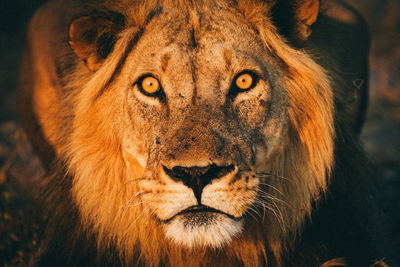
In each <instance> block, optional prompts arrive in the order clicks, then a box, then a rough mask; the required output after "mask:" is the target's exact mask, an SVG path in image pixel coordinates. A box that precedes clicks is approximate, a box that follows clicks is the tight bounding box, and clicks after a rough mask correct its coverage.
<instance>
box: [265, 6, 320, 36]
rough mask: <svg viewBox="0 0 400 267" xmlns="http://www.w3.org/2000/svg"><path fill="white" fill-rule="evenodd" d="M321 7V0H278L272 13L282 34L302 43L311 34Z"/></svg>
mask: <svg viewBox="0 0 400 267" xmlns="http://www.w3.org/2000/svg"><path fill="white" fill-rule="evenodd" d="M319 7H320V1H319V0H277V1H276V4H275V5H274V6H273V8H272V10H271V11H272V13H271V14H272V19H273V21H274V23H275V25H276V26H277V27H278V29H279V32H280V33H281V34H282V35H284V36H286V37H288V38H289V39H290V40H292V41H294V42H296V43H301V42H303V41H305V40H306V39H307V38H308V37H309V36H310V35H311V26H312V25H313V24H314V23H315V22H316V21H317V17H318V13H319Z"/></svg>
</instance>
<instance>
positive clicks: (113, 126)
mask: <svg viewBox="0 0 400 267" xmlns="http://www.w3.org/2000/svg"><path fill="white" fill-rule="evenodd" d="M273 2H274V1H271V2H263V1H237V2H236V1H228V0H227V1H215V2H214V1H176V2H174V1H161V2H158V1H146V3H140V4H139V3H136V1H128V0H126V1H120V2H118V5H117V4H116V3H115V2H113V3H112V4H111V3H109V4H107V3H106V6H105V7H106V10H107V11H104V10H102V11H101V12H97V13H95V14H91V15H89V16H83V17H80V18H78V19H76V20H75V21H74V22H73V23H72V24H71V27H70V45H71V47H72V49H73V51H74V52H75V55H76V56H75V58H74V62H75V64H76V66H75V68H74V71H73V72H71V73H70V74H68V75H66V77H63V79H64V80H65V81H66V82H65V84H66V85H65V88H69V89H70V90H65V91H68V97H67V98H65V99H66V100H64V101H66V102H67V101H68V103H72V104H71V105H72V110H73V111H72V116H68V117H67V118H66V120H72V121H71V122H70V127H66V128H68V129H66V130H65V132H62V130H60V131H61V133H60V135H63V136H67V137H66V138H65V143H63V144H62V145H61V144H58V143H56V141H54V142H53V144H52V146H53V147H54V148H55V151H56V153H57V156H58V157H59V158H61V159H62V161H63V162H65V165H66V169H67V170H68V174H69V175H70V176H71V177H72V185H71V194H72V197H73V199H74V201H75V202H76V203H77V207H78V210H79V213H80V218H81V224H82V225H83V226H85V228H86V229H88V230H89V231H91V232H93V233H94V234H95V235H96V238H97V240H98V246H99V247H106V246H110V244H112V246H115V247H116V248H117V250H118V251H119V252H120V255H121V257H123V258H124V259H127V261H129V260H133V259H135V258H136V259H139V260H138V261H140V262H143V263H145V264H147V265H158V264H160V263H166V264H171V265H173V266H177V265H179V264H183V262H186V263H187V262H197V263H204V264H205V263H207V262H208V263H210V262H213V263H218V262H219V261H221V262H222V259H223V258H229V259H230V260H231V261H232V262H242V263H246V264H249V265H251V263H252V262H253V263H257V262H259V260H260V259H264V260H265V261H266V257H267V252H266V251H267V250H269V251H273V253H274V254H275V256H276V257H279V253H280V250H281V247H282V246H283V245H284V244H285V243H287V242H288V240H289V239H291V238H292V237H293V236H295V235H296V233H297V232H298V230H299V229H300V227H301V224H302V222H303V220H304V218H305V217H306V216H307V215H308V214H309V213H310V211H311V203H312V202H313V201H314V200H317V199H318V197H319V195H320V193H321V192H323V191H324V190H325V188H326V184H327V179H328V177H329V172H330V169H331V166H332V161H333V139H334V130H333V96H332V90H331V87H330V83H329V78H328V76H327V75H326V73H325V71H324V69H323V68H322V67H321V66H319V65H318V64H317V63H316V62H315V61H314V60H313V59H312V57H311V55H309V54H308V53H307V52H305V51H302V50H298V49H295V48H293V46H291V45H289V44H288V42H287V40H286V39H284V38H283V37H282V35H281V34H279V33H278V30H281V29H278V28H277V25H276V23H274V22H273V21H274V18H275V17H276V12H278V11H277V10H278V9H279V7H277V6H278V5H279V4H277V5H276V4H275V3H273ZM289 2H290V4H288V5H289V7H290V8H292V9H293V10H294V11H295V12H293V16H294V17H293V25H291V26H288V25H287V29H291V30H290V34H288V35H287V36H288V38H291V40H293V42H294V40H297V41H299V42H301V40H302V39H305V38H307V36H308V35H309V32H310V29H309V26H310V25H311V24H312V23H313V22H314V21H315V19H316V16H317V14H318V1H308V2H307V1H289ZM81 59H83V60H81ZM59 126H60V127H59V128H60V129H62V128H63V127H62V122H60V125H59ZM44 132H45V135H46V129H44ZM48 135H49V136H50V134H48ZM49 139H51V138H49ZM55 139H56V138H54V139H52V140H55ZM58 140H59V139H58Z"/></svg>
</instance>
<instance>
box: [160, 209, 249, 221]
mask: <svg viewBox="0 0 400 267" xmlns="http://www.w3.org/2000/svg"><path fill="white" fill-rule="evenodd" d="M190 213H204V214H205V213H218V214H222V215H225V216H226V217H228V218H230V219H232V220H235V221H239V220H240V219H241V217H239V218H237V217H234V216H232V215H230V214H227V213H225V212H223V211H220V210H216V209H213V208H210V207H191V208H187V209H185V210H183V211H181V212H179V213H177V214H175V215H174V216H172V217H171V218H169V219H166V220H163V222H164V223H168V222H170V221H172V220H173V219H174V218H175V217H177V216H180V215H184V214H190Z"/></svg>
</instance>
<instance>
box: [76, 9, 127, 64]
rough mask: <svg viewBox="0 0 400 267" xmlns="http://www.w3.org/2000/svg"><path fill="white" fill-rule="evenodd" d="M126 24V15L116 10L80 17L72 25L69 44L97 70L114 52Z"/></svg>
mask: <svg viewBox="0 0 400 267" xmlns="http://www.w3.org/2000/svg"><path fill="white" fill-rule="evenodd" d="M124 24H125V23H124V17H123V16H122V15H121V14H118V13H115V12H107V13H97V14H93V15H90V16H85V17H81V18H78V19H76V20H75V21H73V22H72V24H71V25H70V28H69V40H70V41H69V44H70V46H71V48H72V50H74V52H75V54H76V55H77V56H78V57H79V58H81V59H82V60H84V61H85V63H86V65H87V67H88V68H89V69H90V70H92V71H95V70H97V69H99V68H100V66H101V64H102V62H103V61H104V59H105V58H106V57H107V56H108V55H109V54H110V53H111V52H112V50H113V47H114V44H115V42H116V40H117V34H118V33H119V32H120V31H121V30H122V29H123V26H124Z"/></svg>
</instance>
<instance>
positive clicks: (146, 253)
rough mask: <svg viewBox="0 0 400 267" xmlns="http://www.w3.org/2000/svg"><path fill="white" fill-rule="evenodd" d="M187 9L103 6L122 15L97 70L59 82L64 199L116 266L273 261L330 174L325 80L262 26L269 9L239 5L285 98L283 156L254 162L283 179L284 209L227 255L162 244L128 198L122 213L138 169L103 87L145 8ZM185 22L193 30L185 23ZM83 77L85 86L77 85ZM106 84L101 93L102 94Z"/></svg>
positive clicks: (189, 6)
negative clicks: (66, 131) (64, 123)
mask: <svg viewBox="0 0 400 267" xmlns="http://www.w3.org/2000/svg"><path fill="white" fill-rule="evenodd" d="M138 2H139V1H138ZM196 4H198V3H197V2H195V1H164V2H163V3H162V4H160V2H159V1H146V3H144V4H143V3H140V4H132V1H129V0H126V1H121V2H120V3H119V5H114V4H113V5H112V9H114V10H116V11H118V12H122V11H123V13H124V15H125V17H126V19H127V25H126V30H124V31H123V32H121V33H120V34H119V39H118V41H117V43H116V47H115V49H114V50H113V52H112V54H111V55H110V56H109V57H108V58H107V59H106V60H105V62H104V64H103V65H102V67H101V68H100V69H99V70H98V71H97V72H94V73H90V74H89V72H88V71H87V69H86V68H85V67H84V65H83V63H80V65H79V66H78V68H77V70H76V72H75V73H73V74H72V75H71V76H69V77H68V78H67V79H69V87H71V88H82V89H81V90H80V91H79V92H78V93H77V94H76V95H72V96H71V98H72V100H71V102H72V103H75V104H74V114H75V117H74V122H73V129H72V135H71V136H70V139H69V141H68V142H67V144H66V146H65V150H63V151H62V154H63V155H64V156H65V157H66V158H67V159H68V164H67V169H68V173H69V174H70V175H71V176H72V177H74V179H73V185H72V194H73V198H74V199H75V200H76V202H77V205H78V207H79V210H80V213H81V214H80V215H81V220H82V225H84V226H87V227H88V229H84V230H87V231H90V232H93V233H95V235H96V236H97V245H98V248H99V249H100V250H101V249H103V248H106V247H110V246H115V247H117V250H118V251H119V252H120V257H121V259H123V260H125V261H126V263H127V264H128V263H129V262H132V261H133V262H135V259H137V263H141V264H145V265H146V266H159V265H160V264H161V263H167V265H171V266H194V265H196V264H199V265H204V266H211V265H216V266H218V265H219V264H218V260H220V261H221V263H222V262H223V259H224V258H226V257H227V258H229V259H230V260H232V265H234V264H235V263H237V264H238V265H243V266H256V265H259V264H260V263H264V264H265V263H266V262H267V258H269V257H271V258H272V255H268V253H267V252H266V251H267V248H266V247H265V244H268V246H269V248H268V249H269V250H271V251H272V252H273V254H274V255H273V257H275V258H277V259H279V257H280V253H281V250H282V248H281V247H282V246H283V247H285V245H287V244H289V245H290V244H291V237H293V236H295V235H296V234H297V229H299V228H300V227H301V224H302V222H303V220H304V217H305V216H307V215H310V212H311V203H312V200H316V199H317V198H318V197H319V194H320V193H321V192H324V191H325V189H326V186H327V180H328V178H329V175H330V170H331V168H332V164H333V147H334V145H333V140H334V126H333V109H334V108H333V96H332V89H331V87H330V81H329V77H328V75H327V74H326V72H325V70H324V69H323V68H322V67H321V66H320V65H318V64H317V63H316V62H315V61H314V60H313V59H312V56H311V55H309V54H308V53H307V52H306V51H302V50H297V49H294V48H292V47H290V46H289V45H288V44H287V43H286V41H285V40H284V39H283V38H282V37H280V35H279V34H278V33H277V30H276V29H275V27H274V26H273V24H272V23H271V21H270V20H269V19H267V18H268V17H269V16H270V15H269V12H270V4H266V3H265V2H261V1H244V0H240V1H238V3H237V9H238V10H239V11H240V12H241V13H242V14H243V17H244V18H245V19H246V20H247V21H248V22H249V24H250V25H252V27H253V28H254V29H255V30H256V31H257V32H258V34H259V36H260V38H261V40H262V41H263V42H264V44H265V47H266V48H267V50H268V51H269V52H270V53H271V54H273V55H274V56H275V57H277V58H279V60H280V61H281V63H282V67H283V68H284V69H285V70H286V71H287V75H286V76H285V77H283V78H282V81H281V82H282V84H283V88H284V89H286V93H287V95H288V99H289V100H290V106H289V107H288V109H289V115H290V130H289V133H290V135H289V137H288V138H287V140H286V144H285V146H284V148H282V152H283V153H282V154H281V155H277V156H276V157H275V161H274V162H268V163H265V162H259V163H258V165H257V169H258V170H260V172H266V173H273V174H275V175H279V176H283V177H290V178H291V179H293V183H294V184H295V186H293V183H292V184H290V183H281V182H280V183H278V182H277V183H276V184H273V186H275V187H277V188H278V189H279V190H280V191H281V192H282V193H283V194H285V195H287V196H288V197H287V199H286V201H287V202H288V203H289V204H290V206H287V205H283V204H281V205H280V206H279V210H280V212H281V214H280V215H279V216H277V221H276V222H275V223H276V224H277V225H275V226H274V227H272V226H266V228H267V229H268V228H273V229H276V230H275V231H274V232H272V233H271V232H268V234H267V233H266V232H265V231H264V229H261V228H260V227H257V226H256V225H254V226H253V227H251V226H250V228H253V229H254V230H253V232H252V233H250V234H249V236H243V237H240V238H236V239H234V240H233V241H232V245H231V246H229V247H227V248H224V249H222V250H214V249H199V250H196V251H188V250H185V249H182V248H180V247H178V246H176V245H173V244H171V243H168V242H167V241H166V240H165V237H164V235H163V233H162V229H161V228H160V226H159V225H158V224H157V223H156V221H155V220H153V219H151V217H152V213H151V211H149V210H148V209H147V208H144V207H143V206H141V205H140V202H136V199H133V200H132V203H133V205H134V208H132V207H131V208H130V209H129V212H126V208H127V205H126V203H127V200H130V199H132V198H135V196H139V195H140V194H141V192H140V191H139V188H138V187H137V186H136V185H135V183H134V182H132V181H134V180H135V179H140V177H141V176H142V175H143V173H142V172H143V170H142V169H141V167H140V165H139V164H138V163H137V162H136V161H135V159H132V158H131V157H129V155H125V154H124V153H123V149H122V148H121V143H120V141H119V140H120V139H119V138H120V134H121V132H122V131H121V129H120V128H119V127H120V125H119V123H118V118H119V114H117V113H116V112H117V110H116V109H114V108H113V107H114V105H115V104H114V103H123V100H122V99H117V98H118V94H113V90H112V88H113V85H114V83H115V81H113V80H112V79H114V78H116V79H118V77H115V75H114V73H115V72H117V71H118V68H119V64H120V62H121V61H123V60H124V57H125V56H126V55H125V51H127V49H129V47H130V45H131V43H132V39H133V38H134V36H136V35H137V34H138V33H139V32H140V29H142V28H144V27H145V25H146V23H147V21H148V18H149V16H151V14H152V12H154V10H157V9H158V8H159V7H160V6H163V7H166V6H168V5H178V6H180V7H185V10H187V11H186V12H191V14H192V15H191V16H192V17H195V15H193V14H195V12H194V11H195V10H196V9H195V6H196ZM126 6H129V7H130V8H125V7H126ZM193 12H194V13H193ZM193 24H194V25H195V24H196V22H195V20H194V22H193ZM88 74H89V76H88ZM85 76H88V77H89V78H85V79H82V77H85ZM72 77H73V78H72ZM107 86H108V87H109V88H110V89H109V90H103V89H104V88H105V87H107ZM124 177H128V178H127V179H124ZM127 183H130V184H129V186H126V184H127ZM104 192H107V193H106V194H105V193H104ZM132 196H134V197H132ZM277 205H279V204H277ZM124 207H125V208H124ZM250 236H251V238H250ZM265 241H266V242H265ZM268 260H269V261H270V260H271V259H268Z"/></svg>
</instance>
